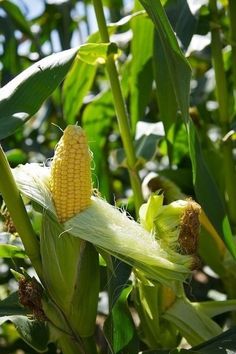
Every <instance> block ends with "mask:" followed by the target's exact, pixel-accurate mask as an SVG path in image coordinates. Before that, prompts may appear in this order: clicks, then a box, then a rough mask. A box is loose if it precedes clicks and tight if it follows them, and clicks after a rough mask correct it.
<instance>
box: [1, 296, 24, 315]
mask: <svg viewBox="0 0 236 354" xmlns="http://www.w3.org/2000/svg"><path fill="white" fill-rule="evenodd" d="M26 314H27V310H26V309H25V308H24V307H23V306H21V305H20V304H19V299H18V292H14V293H12V294H10V295H9V296H8V297H7V298H6V299H4V300H2V301H0V317H3V316H12V315H26Z"/></svg>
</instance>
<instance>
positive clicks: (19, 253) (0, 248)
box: [0, 244, 26, 258]
mask: <svg viewBox="0 0 236 354" xmlns="http://www.w3.org/2000/svg"><path fill="white" fill-rule="evenodd" d="M0 257H1V258H14V257H15V258H25V257H26V254H25V251H24V250H23V249H22V248H20V247H17V246H14V245H8V244H1V245H0Z"/></svg>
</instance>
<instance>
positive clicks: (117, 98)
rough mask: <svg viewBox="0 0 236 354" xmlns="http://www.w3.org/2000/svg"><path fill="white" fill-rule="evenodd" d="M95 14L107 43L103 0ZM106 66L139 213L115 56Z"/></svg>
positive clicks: (137, 184) (95, 1) (138, 189)
mask: <svg viewBox="0 0 236 354" xmlns="http://www.w3.org/2000/svg"><path fill="white" fill-rule="evenodd" d="M93 4H94V9H95V14H96V18H97V23H98V28H99V32H100V36H101V40H102V41H103V42H105V43H107V42H109V41H110V39H109V33H108V30H107V25H106V20H105V16H104V12H103V6H102V1H101V0H93ZM106 68H107V72H108V77H109V81H110V85H111V91H112V94H113V99H114V105H115V109H116V114H117V119H118V124H119V129H120V134H121V139H122V142H123V146H124V150H125V153H126V158H127V164H128V171H129V176H130V182H131V187H132V189H133V193H134V203H135V209H136V214H137V215H138V211H139V208H140V206H141V204H142V203H143V196H142V191H141V182H140V178H139V175H138V171H137V158H136V155H135V151H134V145H133V141H132V137H131V133H130V132H131V129H130V126H129V119H128V113H127V110H126V106H125V101H124V97H123V95H122V92H121V86H120V81H119V77H118V72H117V69H116V65H115V61H114V58H113V56H111V55H110V56H108V58H107V62H106Z"/></svg>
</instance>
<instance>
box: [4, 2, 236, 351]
mask: <svg viewBox="0 0 236 354" xmlns="http://www.w3.org/2000/svg"><path fill="white" fill-rule="evenodd" d="M76 3H77V2H76V1H74V2H70V1H68V2H64V3H63V2H62V4H59V5H56V4H51V5H50V4H48V8H47V11H48V14H51V16H53V14H54V13H55V14H56V15H55V18H54V17H53V18H54V21H56V28H59V27H60V25H61V26H62V25H63V26H64V25H65V23H67V25H68V26H65V27H63V28H64V29H63V31H64V32H63V31H62V30H61V27H60V29H59V30H58V33H59V38H60V43H61V49H62V50H61V51H59V52H58V53H53V54H51V55H48V56H46V57H44V58H42V59H41V60H39V61H36V62H35V63H34V64H33V65H31V66H29V67H27V68H26V69H25V68H20V71H21V72H20V73H19V74H18V75H17V76H15V77H14V78H13V79H12V80H10V81H9V82H8V83H6V84H5V85H4V86H3V87H2V88H1V89H0V112H1V115H0V128H1V129H0V137H1V139H2V146H1V149H0V171H1V174H0V193H1V196H2V207H1V212H2V219H3V221H4V223H3V224H5V228H7V231H8V240H7V242H5V243H2V244H1V245H0V255H1V257H3V258H4V259H8V260H12V259H13V260H14V262H13V263H12V265H11V268H12V269H11V274H12V276H13V277H14V278H15V280H16V284H17V290H16V291H15V292H12V293H11V294H10V295H9V296H8V297H7V296H3V297H4V299H2V301H1V302H0V316H1V317H0V318H1V320H0V321H1V325H2V330H3V331H4V330H6V329H7V328H9V325H10V324H9V323H12V324H14V326H15V329H16V330H17V333H18V334H15V336H18V337H17V338H21V339H22V340H23V341H24V342H25V343H26V344H25V345H26V349H25V352H30V353H31V352H32V353H35V352H47V353H55V352H56V351H59V352H61V353H64V354H77V353H78V354H80V353H81V354H85V353H87V354H96V353H97V354H98V353H101V354H102V353H119V354H121V353H129V354H130V353H131V354H133V353H150V354H151V353H177V352H180V353H185V352H189V353H200V354H201V353H213V352H214V353H218V352H220V351H221V350H222V349H223V352H225V353H227V352H229V351H230V350H232V352H234V349H235V347H236V339H235V334H234V329H233V324H234V321H235V318H234V314H233V311H235V309H236V298H235V283H236V278H235V271H234V270H235V267H236V263H235V255H236V246H235V240H234V234H235V225H236V214H235V211H236V204H235V203H236V194H235V188H234V183H235V182H234V181H235V174H236V173H235V156H234V143H235V141H234V136H235V107H236V105H235V87H236V79H235V73H236V70H235V60H236V58H235V28H234V27H235V21H234V20H235V14H236V8H235V2H234V1H233V0H229V1H228V3H227V4H225V3H224V2H220V4H219V3H218V2H217V1H216V0H209V3H208V4H207V5H203V6H202V7H200V8H199V9H198V12H196V13H195V15H194V14H193V13H191V11H190V7H189V5H190V2H187V1H184V0H183V1H179V2H176V1H165V2H164V1H162V2H161V1H160V0H156V1H152V0H140V1H139V2H138V1H134V3H133V8H132V10H131V12H130V13H128V14H127V16H124V17H123V18H120V17H121V12H120V10H122V9H123V10H124V7H123V6H122V1H121V3H120V4H118V5H117V4H116V6H115V4H112V3H110V2H107V3H105V2H104V4H103V3H102V1H101V0H93V2H92V8H93V10H94V19H96V21H97V26H98V31H97V32H94V33H90V31H89V26H88V28H87V29H88V36H87V38H84V41H83V43H81V44H80V45H78V46H77V47H73V48H72V49H70V40H71V39H72V30H71V28H72V29H74V28H75V27H73V26H72V25H74V24H75V22H74V20H73V19H72V18H71V22H68V18H69V17H70V15H69V14H70V12H71V10H72V8H73V6H74V5H76ZM81 3H82V4H83V6H84V11H85V15H86V16H88V13H87V11H88V8H89V6H91V5H88V4H87V2H81ZM118 3H119V2H118ZM104 5H106V6H108V9H109V11H110V13H109V16H110V20H114V21H113V22H111V23H108V21H107V18H106V16H105V12H104ZM0 6H1V7H2V9H3V10H4V11H5V13H6V16H7V17H6V18H7V19H8V18H9V19H10V21H12V22H13V23H14V25H16V26H19V28H20V30H21V31H22V33H24V34H25V35H26V36H28V37H29V38H30V40H31V45H32V48H38V47H39V44H40V43H41V42H40V38H39V37H37V36H36V35H35V33H34V32H33V31H32V29H31V27H30V25H29V22H28V21H26V19H25V18H24V16H23V14H22V12H21V10H20V9H19V8H18V7H17V5H15V4H13V3H12V2H11V1H8V0H6V1H2V2H1V3H0ZM183 17H185V21H184V19H183ZM48 18H49V17H45V18H44V19H43V18H41V20H42V19H43V20H45V19H47V20H48ZM42 22H43V21H42ZM45 23H46V22H45ZM78 23H79V22H78ZM69 24H70V25H71V26H69ZM87 24H88V22H87ZM197 24H198V29H197ZM50 26H51V24H50ZM50 26H49V27H50ZM57 26H58V27H57ZM201 26H203V28H205V27H204V26H207V30H208V31H209V32H210V34H211V39H210V47H211V54H210V59H211V62H207V61H206V62H205V61H204V59H202V58H198V57H197V54H196V56H195V54H190V56H189V58H188V59H187V58H186V56H185V54H184V53H185V52H186V50H187V48H188V47H189V44H190V41H191V38H192V37H193V36H194V34H196V33H198V31H199V32H201V31H202V29H201ZM67 27H68V28H67ZM69 28H70V29H69ZM45 31H47V26H46V25H45V28H42V33H44V34H45V33H46V32H45ZM130 32H132V38H131V37H130V36H129V33H130ZM122 35H123V36H124V37H125V41H124V42H125V43H122V40H121V43H120V41H119V38H120V37H122ZM80 36H81V37H82V35H81V34H80ZM42 38H44V37H43V36H42ZM111 38H112V40H111ZM122 38H123V37H122ZM222 38H223V40H222ZM69 39H70V40H69ZM42 41H43V39H42ZM13 42H14V39H13ZM14 43H15V42H14ZM52 44H53V43H52ZM127 44H129V45H128V48H127ZM222 49H224V51H223V50H222ZM39 52H40V55H41V54H42V53H41V51H39ZM196 63H197V64H196ZM3 64H4V63H3ZM5 65H6V68H7V70H8V71H9V69H10V66H9V67H8V66H7V65H8V64H7V62H6V63H5ZM3 68H4V65H3ZM23 69H24V70H23ZM208 69H209V71H210V73H211V75H212V74H214V78H215V83H214V87H213V88H211V89H210V90H209V86H212V81H211V82H210V84H211V85H210V84H209V85H208V87H204V94H205V95H207V94H208V96H209V97H208V98H207V100H208V101H207V103H208V106H210V103H212V101H213V102H214V104H215V105H214V107H216V108H215V110H213V111H211V110H210V109H209V110H207V103H206V100H205V98H203V97H200V98H199V97H198V95H200V94H199V91H201V80H202V77H201V75H202V76H203V78H204V79H205V80H207V78H208V76H209V73H208ZM226 69H227V70H226ZM225 70H226V71H225ZM3 73H4V74H5V71H4V70H3ZM6 73H7V71H6ZM207 73H208V76H207ZM3 79H4V80H5V76H4V75H3ZM191 80H192V81H191ZM62 82H63V84H61V83H62ZM191 83H192V85H191V96H190V84H191ZM196 83H197V84H196ZM194 85H195V86H194ZM206 86H207V85H206ZM207 90H208V91H210V92H208V91H207ZM89 93H90V94H91V93H93V96H92V98H91V95H90V96H89ZM200 96H201V95H200ZM45 100H46V101H45ZM61 100H62V107H61ZM55 107H57V109H55ZM45 108H47V109H45ZM43 109H44V112H47V113H45V114H44V116H43V119H42V111H43ZM60 109H62V110H63V116H62V115H60V113H58V112H59V111H60ZM48 120H49V122H50V123H53V124H50V125H49V124H48ZM148 121H149V123H148ZM35 122H36V129H35V125H34V124H35ZM37 122H39V123H37ZM213 123H214V129H212V125H213ZM141 124H143V126H145V128H143V129H142V128H140V126H141ZM150 128H151V134H148V131H147V130H148V129H150ZM27 129H28V131H30V132H31V133H32V132H34V131H35V130H38V131H40V132H41V141H43V142H44V141H45V137H46V136H47V135H48V132H50V133H49V139H48V140H49V146H47V149H46V150H47V153H46V154H45V155H46V156H45V158H44V159H42V161H41V162H39V161H28V158H26V161H23V159H22V157H21V158H20V159H18V160H20V161H18V162H21V163H17V164H15V166H13V163H12V160H11V155H10V154H9V151H10V150H9V149H8V141H9V144H10V145H11V146H13V149H12V150H14V152H15V153H16V148H17V144H19V141H21V140H22V139H23V137H24V136H25V134H26V136H27ZM212 130H213V133H214V134H215V135H214V136H217V139H216V138H215V137H214V139H215V140H214V139H213V138H211V136H212V134H213V133H212ZM31 133H30V134H31ZM140 133H141V134H140ZM28 134H29V133H28ZM140 135H141V136H140ZM33 138H34V139H35V137H34V134H32V139H31V140H32V141H34V140H33ZM23 140H24V139H23ZM29 140H30V139H29ZM52 140H53V142H52ZM39 141H40V139H39ZM12 144H13V145H12ZM40 149H41V150H42V152H43V150H44V151H45V146H44V143H43V144H42V146H41V147H40ZM17 151H18V150H17ZM49 151H50V152H49ZM28 157H29V156H28ZM29 160H30V158H29ZM166 161H168V162H166ZM9 162H10V163H9ZM150 166H151V167H150ZM183 166H184V167H183ZM219 166H222V167H221V168H219ZM114 196H115V203H114ZM122 198H123V199H122ZM124 203H126V207H125V208H124V206H123V205H124ZM114 204H115V205H114ZM18 236H19V237H20V240H21V241H20V242H19V241H18V243H17V242H16V241H17V240H19V237H18ZM29 263H30V265H32V267H33V272H34V274H33V275H32V270H31V268H30V267H29ZM204 266H205V267H208V268H209V269H211V272H212V271H214V272H215V274H217V276H218V278H219V279H220V281H221V286H222V287H223V289H224V292H225V294H226V298H225V299H224V300H221V301H220V300H218V299H211V300H210V301H209V298H208V301H206V299H204V300H205V301H204V300H202V301H200V299H198V298H195V299H192V298H191V291H190V292H189V287H192V286H194V277H195V276H197V275H199V274H203V273H202V270H204ZM102 299H103V300H104V299H105V300H107V306H105V308H104V307H102V301H101V300H102ZM227 312H231V316H230V317H229V316H228V317H227V321H228V322H226V321H225V322H224V323H223V324H222V323H220V322H219V321H218V320H217V319H215V316H217V315H223V314H225V313H227ZM101 314H103V319H101V318H102V316H101ZM101 322H102V324H101ZM225 323H226V324H225ZM231 327H232V328H231ZM226 329H227V331H226ZM98 333H99V334H98Z"/></svg>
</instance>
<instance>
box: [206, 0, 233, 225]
mask: <svg viewBox="0 0 236 354" xmlns="http://www.w3.org/2000/svg"><path fill="white" fill-rule="evenodd" d="M209 9H210V12H211V16H212V26H211V50H212V63H213V67H214V70H215V79H216V96H217V100H218V103H219V124H220V126H221V130H222V134H223V136H225V134H226V133H227V132H228V131H229V130H230V116H229V109H228V107H229V98H228V91H227V83H226V77H225V70H224V62H223V55H222V45H221V39H220V26H219V24H218V10H217V3H216V0H209ZM221 151H222V155H223V161H224V176H225V192H226V200H227V205H228V211H229V216H230V219H231V222H232V224H233V225H234V226H236V189H235V180H236V173H235V165H234V160H233V154H232V142H231V140H230V139H227V141H224V142H222V150H221Z"/></svg>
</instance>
